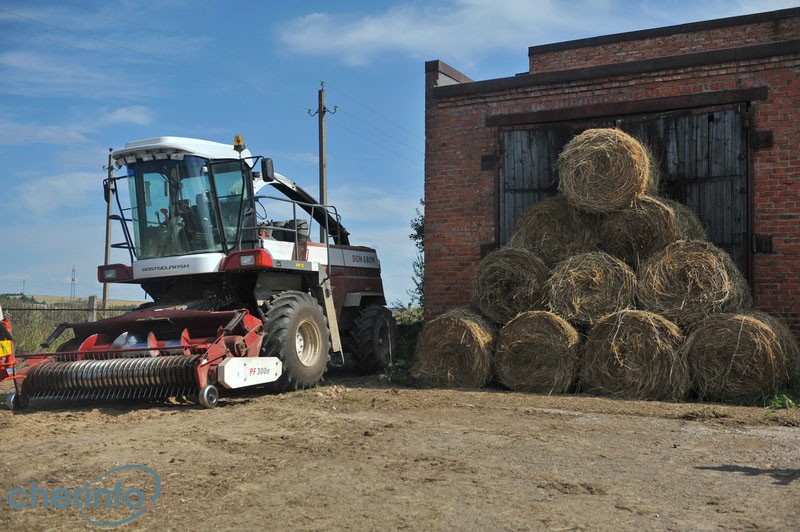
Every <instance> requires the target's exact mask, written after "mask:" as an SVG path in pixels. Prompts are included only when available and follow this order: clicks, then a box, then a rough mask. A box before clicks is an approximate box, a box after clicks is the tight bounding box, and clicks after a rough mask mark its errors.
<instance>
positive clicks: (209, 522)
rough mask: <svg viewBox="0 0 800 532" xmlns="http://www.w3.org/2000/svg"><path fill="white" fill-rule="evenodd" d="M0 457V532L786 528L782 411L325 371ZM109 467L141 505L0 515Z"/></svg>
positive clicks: (47, 420) (798, 436) (787, 451)
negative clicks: (91, 530) (408, 382)
mask: <svg viewBox="0 0 800 532" xmlns="http://www.w3.org/2000/svg"><path fill="white" fill-rule="evenodd" d="M0 445H2V447H0V449H2V451H0V472H2V474H1V475H0V477H1V478H2V482H1V483H0V492H1V493H0V495H2V499H0V529H2V530H48V529H59V530H63V529H85V528H86V527H87V522H86V521H85V520H84V518H83V517H82V515H81V512H82V511H83V512H84V515H87V516H88V517H89V518H91V519H94V520H96V521H101V520H106V521H116V520H120V519H122V518H124V517H126V516H130V515H132V514H133V513H134V510H133V509H131V508H134V509H139V510H141V511H144V513H143V515H141V516H139V517H137V518H136V519H134V520H133V521H131V522H130V523H129V524H126V525H123V526H121V527H120V528H125V529H148V530H151V529H152V530H155V529H162V530H187V529H197V530H211V529H234V528H235V529H245V528H247V529H267V530H287V529H297V530H331V529H351V530H392V529H412V530H421V529H424V530H454V529H457V530H465V529H466V530H495V529H500V530H559V531H564V530H643V529H653V530H797V529H799V528H800V414H799V413H798V410H797V409H793V410H779V411H775V412H772V411H769V410H766V409H764V408H741V407H730V406H720V405H701V404H682V405H675V404H667V403H650V402H632V401H619V400H609V399H600V398H593V397H575V396H560V397H545V396H538V395H528V394H519V393H510V392H504V391H499V390H487V391H464V390H440V389H413V388H406V387H400V386H396V385H393V384H391V383H387V382H385V381H384V380H381V379H379V378H378V377H371V378H362V377H353V376H352V375H349V374H347V373H341V372H340V373H339V374H336V373H334V374H332V375H329V376H328V379H327V381H326V384H325V386H322V387H319V388H316V389H313V390H307V391H303V392H295V393H288V394H283V395H261V394H259V393H253V392H252V391H251V392H247V393H242V392H239V393H236V394H227V395H223V397H222V398H221V399H220V404H219V406H218V407H217V408H216V409H213V410H205V409H202V408H199V407H197V406H194V405H192V404H179V403H177V402H170V403H164V402H162V403H142V402H139V403H130V402H114V403H90V404H86V403H83V404H78V405H71V406H66V405H63V404H52V403H48V404H42V403H34V404H32V405H31V408H30V409H29V410H28V411H26V412H22V413H13V412H11V411H8V410H5V409H0ZM125 465H143V466H146V467H148V468H150V469H151V470H152V471H154V472H155V473H156V474H157V476H158V479H159V481H160V492H159V493H158V496H157V499H156V501H155V503H154V504H152V503H149V502H148V503H147V504H144V503H143V502H142V501H140V500H139V499H137V498H136V497H134V496H133V495H136V494H135V493H134V494H133V495H131V498H130V499H129V502H130V503H131V506H129V507H128V508H125V507H122V508H119V509H115V508H111V509H101V510H96V509H91V508H90V509H88V510H81V509H77V508H75V507H73V506H69V507H66V508H63V506H64V502H63V500H62V501H61V505H62V509H57V508H53V507H52V506H51V507H50V508H48V509H44V508H42V507H41V498H43V497H44V495H39V497H40V499H39V500H40V504H39V505H38V506H37V507H36V508H30V507H27V508H23V509H14V508H12V506H11V505H10V504H9V500H8V495H9V492H12V490H13V489H14V488H20V490H27V492H28V494H30V493H31V492H32V491H33V487H32V483H35V485H36V487H37V488H38V489H40V490H42V491H45V490H49V491H47V493H50V494H51V495H52V496H53V497H54V498H53V500H55V490H56V488H63V490H72V491H71V492H70V493H72V496H73V497H75V491H76V490H78V489H81V488H84V487H86V488H89V487H90V486H94V484H91V482H93V481H94V480H95V479H98V478H100V477H102V476H103V475H104V473H107V472H109V471H110V470H112V469H113V468H116V467H119V466H125ZM127 473H128V476H127V477H125V476H123V472H117V473H113V472H112V473H109V474H108V476H106V478H105V479H102V480H101V481H100V483H99V484H97V486H101V485H104V486H107V489H108V491H107V492H106V493H109V492H110V490H111V488H112V486H113V484H114V482H117V483H120V482H121V483H122V488H123V489H127V488H129V487H130V486H138V488H137V489H140V490H141V491H140V493H142V494H143V495H144V498H145V499H147V500H148V501H149V500H150V499H152V496H153V494H154V493H155V486H156V482H155V480H154V478H153V477H152V476H147V474H144V473H142V471H140V470H136V471H128V472H127ZM20 490H17V492H16V494H14V493H13V492H12V495H13V497H12V499H13V501H14V502H15V503H17V504H21V503H23V502H24V501H25V499H24V498H23V497H24V493H22V494H21V492H20ZM63 490H62V491H63ZM132 493H133V492H132ZM80 500H81V499H80V497H78V501H79V502H77V503H76V502H75V499H73V504H74V506H80V504H81V503H80ZM102 500H105V499H102ZM145 502H146V501H145ZM67 504H68V503H67ZM107 504H110V503H107ZM93 512H94V513H93Z"/></svg>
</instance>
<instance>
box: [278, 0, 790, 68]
mask: <svg viewBox="0 0 800 532" xmlns="http://www.w3.org/2000/svg"><path fill="white" fill-rule="evenodd" d="M793 4H794V5H796V2H792V1H790V0H772V1H765V2H758V3H755V4H754V3H752V2H745V1H744V0H736V1H731V0H717V1H713V0H712V1H710V2H688V1H685V2H675V3H670V4H669V6H668V7H667V6H666V5H665V4H664V3H663V2H660V3H657V2H652V1H644V2H624V1H620V0H605V1H597V0H579V1H576V2H559V1H557V0H538V1H536V2H531V1H529V0H504V1H503V2H497V1H496V0H449V1H443V2H438V3H435V4H430V3H419V2H406V3H402V4H396V5H394V6H392V7H389V8H388V9H386V10H385V11H383V12H379V13H376V14H369V15H361V16H358V15H338V14H337V15H333V14H328V13H312V14H310V15H306V16H304V17H302V18H299V19H295V20H294V21H292V22H290V23H289V24H288V25H286V27H285V28H284V29H283V30H282V31H281V32H280V34H279V36H280V38H281V40H282V42H283V43H284V44H285V45H286V46H288V47H289V48H290V49H291V50H293V51H295V52H297V53H302V54H307V55H325V56H333V57H338V58H340V59H341V60H343V61H344V62H345V63H347V64H350V65H363V64H366V63H369V62H371V61H373V60H375V59H376V58H377V57H380V56H384V55H386V54H402V55H404V56H408V57H411V58H413V59H432V58H437V57H443V58H447V59H450V60H456V61H459V62H461V63H464V64H466V65H474V64H476V62H480V60H481V59H483V58H485V57H487V56H488V55H490V54H492V53H495V52H498V51H504V50H507V51H511V52H513V53H520V52H521V53H523V54H524V53H525V51H526V49H527V47H528V46H531V45H535V44H544V43H549V42H557V41H562V40H565V38H566V39H574V38H581V37H591V36H597V35H605V34H609V33H617V32H623V31H631V30H637V29H646V28H650V27H656V26H660V25H670V24H678V23H682V22H689V21H693V20H703V19H708V18H721V17H727V16H734V15H741V14H745V13H753V12H759V11H769V10H773V9H780V8H782V7H790V6H792V5H793Z"/></svg>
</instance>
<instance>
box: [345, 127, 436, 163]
mask: <svg viewBox="0 0 800 532" xmlns="http://www.w3.org/2000/svg"><path fill="white" fill-rule="evenodd" d="M331 124H334V125H336V126H337V127H340V128H342V129H344V130H347V131H349V132H350V133H352V134H354V135H356V136H358V137H361V138H362V139H365V140H368V141H369V142H371V143H373V144H375V145H376V146H380V147H381V148H383V149H384V150H386V151H390V152H392V153H394V154H395V155H397V156H398V157H400V158H401V159H405V160H406V161H408V162H410V163H413V164H414V165H415V166H419V167H420V168H422V167H423V165H422V163H420V162H419V161H415V160H414V159H411V158H409V157H406V156H405V155H403V154H402V153H400V152H398V151H395V150H393V149H392V148H390V147H388V146H384V145H383V144H381V143H380V142H377V141H376V140H375V139H372V138H370V137H368V136H366V135H362V134H361V133H359V132H358V131H355V130H353V129H350V128H349V127H347V126H345V125H343V124H341V123H339V122H337V121H335V120H334V121H331Z"/></svg>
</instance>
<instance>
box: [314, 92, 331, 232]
mask: <svg viewBox="0 0 800 532" xmlns="http://www.w3.org/2000/svg"><path fill="white" fill-rule="evenodd" d="M319 86H320V89H319V91H318V93H317V110H316V112H313V113H312V112H311V109H309V110H308V114H309V115H311V116H314V115H317V120H318V122H319V203H320V205H323V206H325V205H328V144H327V139H326V134H325V129H326V125H325V115H327V114H328V113H331V114H336V109H337V107H336V106H334V108H333V110H330V109H328V108H327V107H325V82H324V81H320V83H319ZM327 238H328V234H327V232H326V231H325V227H324V226H323V225H322V224H320V226H319V241H320V242H322V243H323V244H325V243H326V242H327V241H328V240H327Z"/></svg>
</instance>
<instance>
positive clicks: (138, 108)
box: [100, 105, 153, 126]
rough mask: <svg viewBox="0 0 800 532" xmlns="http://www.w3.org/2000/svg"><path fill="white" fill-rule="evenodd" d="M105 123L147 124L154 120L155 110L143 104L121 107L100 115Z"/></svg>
mask: <svg viewBox="0 0 800 532" xmlns="http://www.w3.org/2000/svg"><path fill="white" fill-rule="evenodd" d="M100 121H101V122H102V123H104V124H136V125H138V126H147V125H149V124H151V123H152V122H153V111H152V110H151V109H149V108H147V107H144V106H142V105H132V106H129V107H119V108H117V109H114V110H113V111H108V112H107V113H105V114H104V115H103V116H101V117H100Z"/></svg>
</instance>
